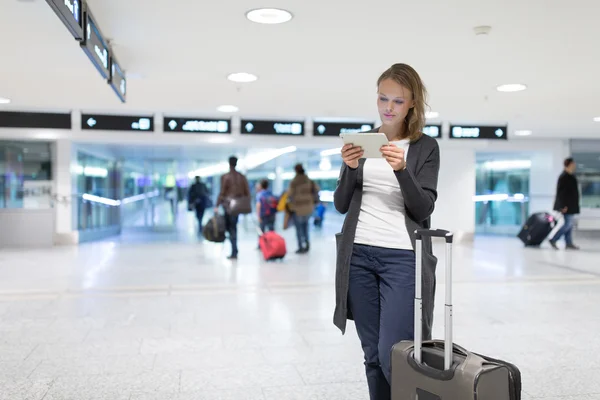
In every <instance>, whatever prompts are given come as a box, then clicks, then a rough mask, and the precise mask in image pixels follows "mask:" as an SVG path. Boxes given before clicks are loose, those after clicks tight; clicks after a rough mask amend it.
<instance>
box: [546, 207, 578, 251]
mask: <svg viewBox="0 0 600 400" xmlns="http://www.w3.org/2000/svg"><path fill="white" fill-rule="evenodd" d="M564 218H565V223H564V225H563V226H561V227H560V229H559V230H558V232H556V234H555V235H554V237H553V238H552V239H550V241H551V242H558V241H559V240H560V238H561V237H562V236H563V235H564V236H565V242H567V245H568V246H571V245H573V226H574V223H575V215H574V214H564Z"/></svg>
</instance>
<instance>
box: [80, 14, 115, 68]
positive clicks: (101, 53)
mask: <svg viewBox="0 0 600 400" xmlns="http://www.w3.org/2000/svg"><path fill="white" fill-rule="evenodd" d="M81 47H82V49H83V51H84V52H85V53H86V54H87V56H88V57H89V59H90V60H91V61H92V64H94V66H95V67H96V69H97V70H98V72H100V75H102V77H103V78H104V79H109V77H110V49H109V47H108V44H107V42H106V39H104V37H103V36H102V34H101V33H100V29H98V26H97V25H96V22H95V21H94V18H93V17H92V15H91V14H90V13H89V11H86V12H85V39H84V40H83V41H82V42H81Z"/></svg>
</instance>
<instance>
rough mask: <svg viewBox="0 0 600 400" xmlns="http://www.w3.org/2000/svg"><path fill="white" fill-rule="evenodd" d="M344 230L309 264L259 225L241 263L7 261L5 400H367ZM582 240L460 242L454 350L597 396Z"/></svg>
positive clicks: (589, 263) (589, 267) (87, 256)
mask: <svg viewBox="0 0 600 400" xmlns="http://www.w3.org/2000/svg"><path fill="white" fill-rule="evenodd" d="M334 225H335V224H334ZM335 230H336V227H335V226H331V225H330V226H329V227H326V228H325V230H324V231H323V232H316V233H313V249H312V251H311V253H310V254H309V255H304V256H297V255H295V254H294V253H293V251H294V250H295V244H294V243H295V242H294V240H293V234H294V232H293V231H288V232H286V233H285V234H286V236H287V237H288V244H289V248H290V250H291V251H290V255H289V256H288V257H287V259H286V260H285V261H284V262H277V263H266V262H264V261H261V260H260V256H259V253H258V252H257V251H256V249H255V247H256V238H255V235H254V234H253V229H252V226H251V224H248V226H247V232H246V233H243V232H242V237H243V241H242V248H241V253H240V255H241V258H240V260H239V261H237V262H230V261H227V260H226V259H225V256H226V255H227V251H228V247H227V246H222V245H216V244H211V243H201V242H197V241H196V240H182V241H179V242H177V241H175V242H174V241H172V240H169V238H168V237H166V236H165V235H164V234H162V236H161V234H156V235H155V236H153V237H146V239H147V240H146V243H144V240H140V238H141V239H143V235H142V236H140V234H139V233H138V234H125V235H124V236H123V238H121V239H116V240H113V241H105V242H102V243H91V244H85V245H82V246H80V247H78V248H66V247H65V248H55V249H53V250H37V251H36V250H33V251H0V399H2V400H4V399H6V400H20V399H28V400H41V399H44V400H51V399H52V400H54V399H61V400H63V399H73V400H87V399H117V400H118V399H124V400H127V399H131V400H168V399H177V400H192V399H193V400H198V399H207V400H208V399H210V400H224V399H228V400H290V399H311V400H312V399H323V400H336V399H339V400H353V399H357V400H358V399H367V398H368V395H367V391H366V384H365V379H364V376H363V366H362V355H361V349H360V346H359V342H358V340H357V338H356V334H355V332H354V330H353V329H352V324H350V329H349V331H348V333H347V334H346V335H345V336H342V335H341V334H340V333H339V331H338V330H337V329H336V328H335V327H334V326H333V325H332V322H331V320H332V310H333V304H334V294H333V279H334V268H333V265H334V250H333V249H334V241H333V236H332V233H333V232H334V231H335ZM180 235H181V234H179V236H180ZM167 236H168V235H167ZM179 236H177V237H179ZM188 237H189V236H188ZM580 244H581V245H582V247H583V250H581V251H580V252H565V251H558V252H556V251H552V250H550V249H548V248H542V249H523V247H522V246H521V245H520V243H519V242H517V241H516V240H514V239H512V238H493V237H485V238H478V239H477V240H476V242H475V243H474V244H473V245H457V246H455V253H454V255H455V258H454V266H455V270H454V281H455V286H454V303H455V323H456V327H455V340H456V342H457V343H459V344H461V345H463V346H465V347H467V348H469V349H471V350H474V351H478V352H483V353H486V354H489V355H492V356H495V357H498V358H505V359H507V360H510V361H513V362H515V363H516V364H517V365H518V366H519V367H520V368H521V370H522V373H523V389H524V392H525V393H524V399H533V398H545V399H547V400H549V399H563V400H575V399H577V400H586V399H587V400H590V399H596V400H598V399H600V334H598V332H600V245H599V244H598V241H593V240H586V241H581V243H580ZM437 253H438V255H439V256H440V263H442V262H443V247H438V248H437ZM440 265H441V264H440ZM438 277H439V278H438V279H439V280H438V282H440V286H439V292H438V294H439V295H438V300H439V301H438V306H437V310H436V312H437V316H436V318H437V319H436V336H437V337H441V333H442V327H443V325H442V321H443V319H442V318H441V316H442V312H443V308H442V306H441V302H440V301H441V300H442V299H443V296H442V294H443V289H444V287H443V285H442V284H441V283H442V282H443V271H442V269H441V268H440V269H439V275H438Z"/></svg>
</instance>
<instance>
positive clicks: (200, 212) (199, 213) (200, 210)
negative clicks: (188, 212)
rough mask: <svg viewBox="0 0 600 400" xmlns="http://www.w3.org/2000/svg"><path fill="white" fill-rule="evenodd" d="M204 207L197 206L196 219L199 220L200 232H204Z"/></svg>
mask: <svg viewBox="0 0 600 400" xmlns="http://www.w3.org/2000/svg"><path fill="white" fill-rule="evenodd" d="M204 211H206V209H205V208H204V206H198V205H197V206H196V218H197V219H198V232H200V233H201V232H202V220H203V219H204Z"/></svg>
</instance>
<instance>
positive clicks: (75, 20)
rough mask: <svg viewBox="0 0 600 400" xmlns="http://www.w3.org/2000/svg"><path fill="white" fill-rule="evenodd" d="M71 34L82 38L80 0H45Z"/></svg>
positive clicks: (76, 37) (79, 38) (78, 38)
mask: <svg viewBox="0 0 600 400" xmlns="http://www.w3.org/2000/svg"><path fill="white" fill-rule="evenodd" d="M46 3H48V4H49V5H50V7H52V9H53V10H54V12H55V13H56V15H57V16H58V18H60V20H61V21H62V22H63V24H65V26H66V27H67V29H68V30H69V32H71V35H73V37H74V38H75V39H77V40H83V38H84V37H83V12H82V7H81V2H80V0H46Z"/></svg>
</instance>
